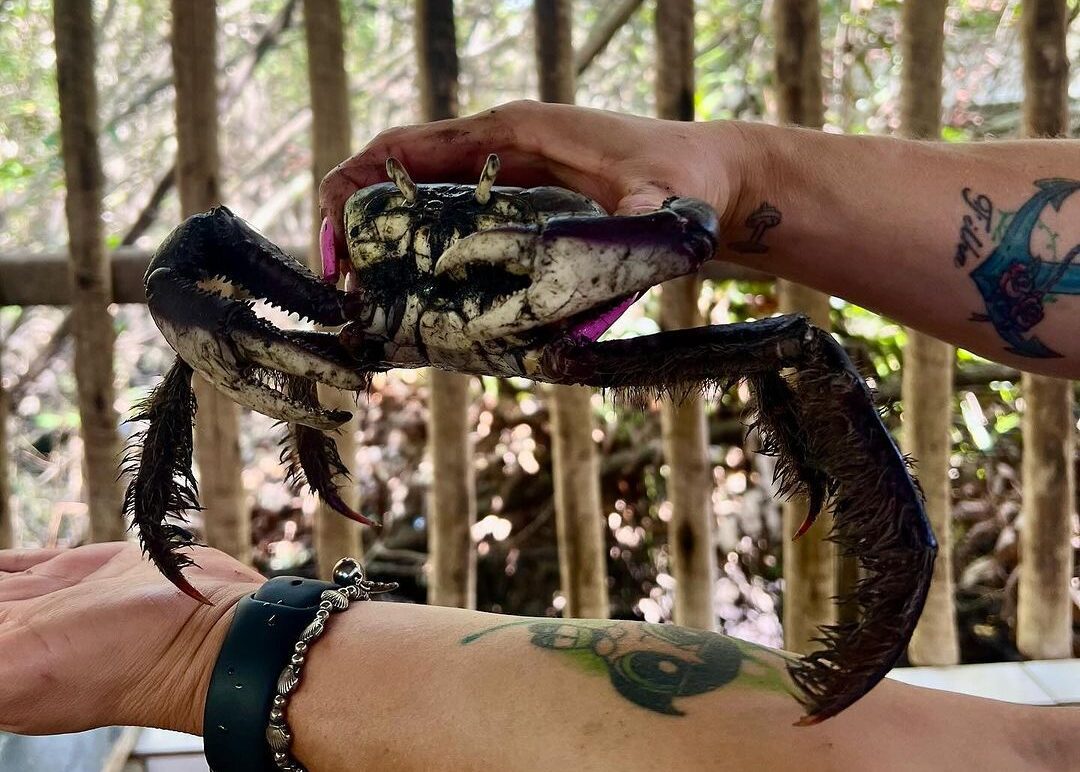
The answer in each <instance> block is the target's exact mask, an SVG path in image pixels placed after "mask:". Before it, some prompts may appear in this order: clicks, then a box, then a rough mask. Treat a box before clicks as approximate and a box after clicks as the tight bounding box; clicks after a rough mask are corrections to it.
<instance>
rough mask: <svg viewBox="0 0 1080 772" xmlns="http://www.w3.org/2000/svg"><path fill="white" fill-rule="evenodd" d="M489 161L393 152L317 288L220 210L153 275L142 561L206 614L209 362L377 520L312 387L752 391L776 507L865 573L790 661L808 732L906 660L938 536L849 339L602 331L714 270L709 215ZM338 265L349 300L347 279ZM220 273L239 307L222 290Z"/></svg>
mask: <svg viewBox="0 0 1080 772" xmlns="http://www.w3.org/2000/svg"><path fill="white" fill-rule="evenodd" d="M498 170H499V162H498V158H497V157H495V156H494V155H492V156H490V157H489V158H488V160H487V163H486V164H485V166H484V169H483V172H482V174H481V177H480V181H479V183H478V185H476V186H475V187H474V186H467V185H456V184H417V183H415V182H413V180H412V179H410V177H409V175H408V174H407V172H406V170H405V169H404V168H403V167H402V166H401V164H399V163H398V162H397V161H396V160H394V159H393V158H390V159H388V160H387V173H388V175H389V178H390V181H388V182H385V183H381V184H377V185H373V186H371V187H368V188H364V189H362V190H359V191H357V192H356V193H355V194H353V196H352V197H351V198H350V199H349V200H348V202H347V204H346V206H345V210H344V222H343V228H344V233H345V236H346V241H347V245H348V257H347V260H346V259H338V256H337V255H335V253H334V249H333V239H332V236H331V237H330V238H324V239H323V240H322V241H323V262H324V269H323V274H324V275H323V276H322V277H320V276H316V275H315V274H314V273H312V272H310V271H308V270H307V269H306V268H305V267H303V266H302V265H301V264H300V263H298V262H297V261H295V260H294V259H293V258H291V257H289V256H288V255H286V254H285V253H284V252H283V251H282V250H281V249H279V248H278V247H276V246H275V245H273V244H272V243H271V242H269V241H268V240H267V239H265V238H264V237H263V236H261V235H260V234H259V233H257V232H256V231H255V230H254V229H252V228H251V227H250V226H249V225H247V224H246V223H245V222H244V221H243V220H241V219H240V218H238V217H237V216H236V215H234V214H233V213H232V212H230V211H229V210H228V209H226V208H224V207H218V208H216V209H213V210H211V211H209V212H206V213H204V214H198V215H195V216H193V217H191V218H189V219H188V220H187V221H186V222H184V223H183V224H182V225H180V226H179V227H178V228H177V229H176V230H175V231H173V233H172V234H171V235H170V236H169V237H168V238H167V239H166V240H165V242H164V243H163V244H162V245H161V247H160V248H159V249H158V250H157V252H156V253H155V255H154V257H153V259H152V261H151V263H150V266H149V269H148V271H147V274H146V280H145V283H146V296H147V303H148V306H149V309H150V312H151V314H152V315H153V318H154V320H155V322H156V323H157V325H158V326H159V328H160V329H161V331H162V333H163V334H164V336H165V338H166V340H167V341H168V342H169V344H170V345H171V346H172V348H173V349H175V351H176V353H177V354H178V358H177V360H176V363H175V364H174V365H173V367H172V369H171V370H170V371H169V373H168V374H167V375H166V376H165V378H164V380H163V381H162V383H161V384H160V385H159V386H158V387H157V388H156V389H155V390H154V391H153V392H151V394H150V396H149V397H148V398H147V399H146V401H145V402H144V403H143V404H142V406H141V408H140V409H139V411H138V413H137V415H136V418H137V419H141V420H145V421H147V422H148V425H147V427H146V429H145V431H143V432H142V433H141V434H140V435H138V436H137V437H136V439H135V441H134V447H133V451H134V452H133V453H132V454H131V455H130V456H129V471H130V473H131V475H132V482H131V484H130V485H129V487H128V491H127V497H126V502H125V503H126V509H127V511H128V512H129V513H130V515H131V516H132V520H133V524H134V526H135V527H136V528H137V529H138V531H139V535H140V539H141V541H142V544H143V547H144V549H145V550H146V552H147V554H148V555H149V557H150V558H151V559H152V560H153V561H154V563H155V564H156V565H157V566H158V567H159V568H160V570H161V571H162V573H163V574H164V575H165V576H166V577H168V578H169V579H170V580H171V581H172V582H174V583H175V584H176V585H177V586H178V587H179V588H181V589H182V590H184V591H185V592H187V593H188V594H189V595H191V596H192V597H194V598H196V599H198V600H202V601H204V602H205V598H203V596H202V595H201V594H200V593H199V592H198V590H197V589H195V588H194V587H193V586H192V585H191V584H190V583H189V582H188V581H187V580H186V579H185V578H184V575H183V569H184V568H186V567H187V566H189V565H191V562H192V561H191V558H190V556H189V555H188V554H187V551H186V550H185V548H186V547H189V546H190V545H192V544H193V543H194V537H193V535H192V534H191V533H190V532H189V531H188V530H187V529H186V528H184V527H183V525H182V524H181V522H180V521H182V519H183V515H184V512H185V511H186V510H189V509H193V508H196V507H197V506H198V502H197V496H196V486H195V478H194V476H193V473H192V446H193V443H192V424H193V421H194V419H195V407H196V406H195V399H194V394H193V392H192V389H191V379H192V375H193V373H195V372H197V373H198V374H199V375H201V376H202V377H204V378H206V379H207V380H208V381H209V382H210V383H211V384H213V385H214V386H215V387H216V388H217V389H219V390H220V391H222V392H223V393H225V394H227V395H229V396H230V397H231V398H232V399H234V400H235V401H236V402H238V403H240V404H242V405H246V406H247V407H249V408H251V409H253V410H256V411H258V412H260V413H264V414H266V415H268V416H272V417H274V418H277V419H280V420H281V421H283V422H285V423H286V424H287V425H288V427H289V430H288V437H287V439H286V451H285V453H286V454H287V456H288V457H289V460H290V469H291V472H292V474H293V476H294V477H295V478H296V479H297V480H298V481H306V483H307V484H308V485H309V487H310V488H311V489H312V490H313V491H314V492H315V493H316V494H318V495H319V496H321V497H322V498H323V500H324V501H325V502H326V503H327V504H329V506H330V507H332V508H333V509H335V510H337V511H338V512H341V513H342V514H344V515H345V516H347V517H350V518H353V519H355V520H359V521H361V522H367V523H370V522H371V521H369V520H368V519H367V518H365V517H364V516H363V515H361V514H360V513H357V512H355V511H353V510H351V509H350V508H349V507H348V506H347V505H346V504H345V503H344V501H343V500H342V498H341V496H340V495H339V494H338V486H339V485H340V484H342V482H343V481H344V479H345V476H346V475H347V470H346V468H345V466H344V464H343V463H342V461H341V459H340V457H339V456H338V453H337V450H336V448H335V445H334V442H333V437H332V430H334V429H335V428H337V427H338V426H340V425H341V424H343V423H344V422H345V421H346V420H348V418H349V413H348V412H346V411H340V410H326V409H324V408H322V407H321V406H320V404H319V401H318V398H317V395H316V388H315V387H316V383H325V384H330V385H332V386H336V387H338V388H340V389H345V390H351V391H362V390H364V389H365V388H367V386H368V385H369V381H370V378H371V376H372V374H373V373H377V372H381V371H386V370H389V369H391V368H397V367H408V368H415V367H426V366H434V367H439V368H445V369H449V370H454V371H458V372H465V373H473V374H478V375H494V376H504V377H509V376H522V377H526V378H531V379H533V380H536V381H544V382H549V383H558V384H581V385H586V386H594V387H599V388H602V389H606V390H612V391H615V392H625V393H629V394H630V395H631V397H633V398H636V399H637V400H638V401H642V400H648V399H651V398H654V397H657V396H663V395H673V396H676V397H685V396H686V395H688V394H691V393H694V392H696V391H699V390H707V391H711V392H712V393H717V392H718V391H720V390H723V389H726V388H729V387H730V386H732V385H734V384H735V383H736V382H738V381H742V380H745V381H746V382H747V384H748V385H749V387H750V390H751V392H752V394H753V402H754V411H755V416H754V419H753V422H752V426H754V427H756V428H757V429H758V430H759V431H760V435H761V437H762V446H763V447H762V450H763V451H764V452H768V453H773V454H775V455H776V456H777V457H778V463H777V482H778V488H779V491H780V493H781V495H790V494H801V495H805V496H806V497H807V499H808V500H809V514H808V516H807V518H806V521H805V522H804V523H803V525H802V527H801V528H800V529H799V532H798V534H796V537H797V536H798V535H801V534H802V533H804V532H805V531H806V530H807V529H808V528H809V527H810V526H811V525H812V524H813V523H814V521H815V518H816V517H817V515H818V513H819V512H821V511H822V509H823V508H825V507H827V506H828V507H831V508H832V511H833V513H834V518H833V530H832V533H831V534H830V538H831V539H832V540H834V541H835V542H837V543H838V545H839V547H840V549H841V550H842V552H844V553H845V554H849V555H853V556H855V557H856V558H857V560H858V563H859V566H860V575H861V578H860V580H859V582H858V583H857V585H856V588H855V590H854V592H853V597H852V598H850V599H848V602H850V603H852V604H854V607H855V608H856V610H857V621H855V622H848V623H843V624H840V625H833V626H828V627H824V628H822V633H821V637H820V638H819V641H820V642H821V644H822V648H821V649H819V650H818V651H815V652H812V653H811V654H809V655H806V656H804V657H802V658H798V659H794V660H792V662H791V664H790V666H789V672H790V675H791V677H792V679H793V681H794V682H795V684H796V685H797V686H798V688H799V691H800V692H801V694H800V695H799V699H800V700H801V702H802V703H803V705H804V707H805V709H806V716H805V717H804V720H803V722H804V723H814V722H816V721H819V720H821V719H824V718H827V717H829V716H832V715H835V714H836V713H838V712H840V711H841V710H843V709H844V708H846V707H847V706H849V705H851V704H852V703H854V702H855V701H856V700H858V699H859V698H860V697H861V696H862V695H863V694H865V693H866V692H867V691H869V690H870V689H871V688H872V687H873V686H874V685H875V684H876V683H877V682H878V681H879V680H880V679H881V678H882V677H884V675H885V673H886V672H887V671H888V670H889V669H890V668H891V667H892V666H893V665H894V664H895V662H896V661H897V659H898V658H899V657H900V656H901V654H902V653H903V652H904V650H905V648H906V645H907V642H908V640H909V638H910V636H911V633H912V631H913V629H914V626H915V623H916V621H917V619H918V617H919V614H920V612H921V610H922V606H923V603H924V601H925V598H926V594H927V591H928V588H929V584H930V578H931V576H932V568H933V562H934V558H935V555H936V550H937V544H936V542H935V539H934V535H933V532H932V531H931V528H930V525H929V522H928V520H927V518H926V514H925V512H924V510H923V504H922V497H921V494H920V492H919V489H918V486H917V484H916V482H915V481H914V479H913V478H912V476H911V474H910V472H909V468H908V466H909V465H908V463H907V460H906V459H905V458H904V457H903V456H902V455H901V453H900V452H899V450H898V449H897V446H896V444H895V442H894V441H893V439H892V437H891V436H890V434H889V432H888V431H887V430H886V428H885V426H884V425H883V423H882V421H881V418H880V415H879V413H878V410H877V408H876V406H875V403H874V399H873V395H872V394H871V392H870V390H869V388H868V387H867V385H866V383H865V381H864V380H863V379H862V377H861V376H860V375H859V373H858V371H857V370H856V368H855V366H854V365H853V364H852V362H851V360H850V359H849V358H848V356H847V354H846V353H845V351H844V349H843V347H842V346H841V345H840V344H839V343H838V342H837V341H836V340H835V339H834V338H833V337H832V336H831V335H830V334H828V333H827V332H824V331H822V330H820V329H818V328H816V327H814V326H812V325H811V324H810V323H809V322H808V321H807V319H806V318H805V317H803V316H799V315H787V316H777V317H773V318H768V319H762V320H758V321H750V322H744V323H738V324H729V325H711V326H703V327H698V328H692V329H684V330H673V331H668V332H660V333H657V334H653V335H646V336H644V337H637V338H629V339H617V340H601V339H600V338H601V335H602V334H603V333H604V332H605V331H606V330H607V329H608V328H609V327H610V325H611V324H612V323H613V322H614V321H615V320H616V319H617V318H618V317H619V316H620V314H622V312H623V311H625V310H626V308H627V307H628V306H629V305H630V304H631V303H633V302H634V300H635V299H636V298H638V297H639V296H640V295H641V294H642V293H643V292H645V291H646V290H647V289H649V288H650V287H652V286H654V285H657V284H660V283H662V282H664V281H667V280H668V279H673V278H676V277H678V276H683V275H687V274H691V273H694V272H695V271H697V269H698V268H699V267H700V266H701V265H702V264H703V263H704V262H705V261H707V260H710V259H712V258H713V256H714V254H715V252H716V251H717V248H718V243H719V227H720V226H719V221H718V218H717V215H716V212H715V211H714V210H713V208H712V207H711V206H710V205H709V204H707V203H705V202H703V201H699V200H695V199H691V198H680V197H674V198H671V199H668V200H667V201H665V202H664V203H663V205H662V206H660V207H659V208H658V209H657V210H656V211H653V212H650V213H646V214H640V215H634V216H625V217H621V216H609V215H607V214H605V212H604V211H603V210H602V209H601V208H600V207H599V206H598V205H597V204H596V203H594V202H593V201H591V200H590V199H588V198H586V197H584V196H582V195H580V194H578V193H575V192H572V191H569V190H564V189H561V188H555V187H538V188H529V189H522V188H511V187H498V186H495V185H494V182H495V178H496V175H497V173H498ZM340 273H344V274H345V275H346V279H345V289H344V291H342V290H339V289H338V288H337V287H336V284H335V280H336V279H337V278H338V276H339V274H340ZM221 279H224V280H225V281H226V282H228V283H230V284H232V285H233V287H234V288H236V290H237V291H238V293H239V294H234V295H230V296H226V295H223V294H219V293H218V292H216V291H215V290H214V289H213V286H214V283H215V282H216V281H218V280H221ZM252 298H257V299H260V300H263V301H265V302H267V303H270V304H271V305H274V306H278V307H280V308H282V309H284V310H285V311H288V312H291V313H293V314H295V315H298V316H299V317H301V318H303V319H306V320H309V321H310V322H312V323H314V324H315V325H319V326H320V327H322V328H323V329H322V330H320V331H301V330H283V329H279V328H277V327H275V326H274V325H272V324H271V323H270V322H268V321H266V320H265V319H263V318H261V317H260V316H258V315H256V313H255V312H254V310H253V308H252V303H251V299H252ZM140 443H141V445H142V447H141V448H139V447H138V446H139V444H140Z"/></svg>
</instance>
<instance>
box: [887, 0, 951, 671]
mask: <svg viewBox="0 0 1080 772" xmlns="http://www.w3.org/2000/svg"><path fill="white" fill-rule="evenodd" d="M947 2H948V0H907V2H905V3H904V5H903V27H902V30H901V35H900V45H901V50H902V51H903V58H904V70H903V81H902V83H901V87H900V126H901V132H902V133H903V134H904V136H906V137H910V138H912V139H938V138H939V137H940V135H941V93H942V85H941V71H942V67H943V66H944V62H945V5H946V3H947ZM907 334H908V343H907V346H906V347H905V349H904V370H903V373H902V376H903V381H902V385H901V395H902V396H901V400H902V402H903V405H904V427H903V445H904V452H905V453H907V454H908V455H910V456H911V457H912V458H914V459H915V463H916V467H915V471H916V473H917V474H918V477H919V482H920V484H921V485H922V489H923V492H924V493H925V494H926V513H927V515H928V516H929V517H930V522H931V523H932V524H933V526H934V533H935V534H937V538H938V558H937V561H936V562H935V563H934V579H933V582H932V583H931V585H930V594H929V596H928V597H927V599H926V606H925V608H924V609H923V613H922V617H921V618H920V619H919V625H918V627H916V628H915V633H914V635H912V636H911V643H910V644H909V645H908V656H909V657H910V658H911V661H912V663H913V664H915V665H955V664H957V663H958V662H959V661H960V646H959V642H958V641H957V637H956V601H955V598H954V597H953V575H952V499H951V496H950V487H949V451H950V450H951V448H952V437H951V429H952V400H953V391H952V384H953V360H954V359H955V358H956V356H955V351H954V349H953V347H952V346H950V345H949V344H948V343H945V342H944V341H941V340H937V339H936V338H932V337H930V336H929V335H923V334H922V333H921V332H917V331H916V330H908V331H907Z"/></svg>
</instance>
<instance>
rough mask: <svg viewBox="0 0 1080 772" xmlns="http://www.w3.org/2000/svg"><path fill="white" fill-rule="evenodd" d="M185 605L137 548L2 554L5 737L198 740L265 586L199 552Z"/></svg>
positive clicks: (217, 556) (0, 690) (1, 717)
mask: <svg viewBox="0 0 1080 772" xmlns="http://www.w3.org/2000/svg"><path fill="white" fill-rule="evenodd" d="M193 557H194V558H195V561H196V563H198V567H195V566H192V567H191V568H190V569H188V575H189V577H190V578H191V579H193V580H194V581H195V583H196V584H197V585H198V586H199V589H200V590H201V591H202V592H203V593H204V594H205V595H206V596H207V597H208V598H209V599H210V600H211V601H212V602H213V603H214V605H213V606H207V605H204V604H201V603H198V602H196V601H194V600H192V599H191V598H189V597H187V596H186V595H184V594H183V593H182V592H180V591H179V590H177V589H176V588H175V587H174V586H173V585H171V584H170V583H169V582H168V581H167V580H166V579H164V578H163V577H162V575H161V574H160V573H159V572H158V570H157V569H156V568H155V567H154V566H153V565H152V564H151V563H150V562H149V561H147V560H146V559H145V558H144V557H143V556H142V554H141V553H140V551H139V548H138V546H137V545H135V544H132V543H125V542H108V543H103V544H91V545H87V546H85V547H78V548H76V549H66V550H59V549H51V550H0V684H3V686H2V687H0V730H3V731H8V732H18V733H21V734H54V733H59V732H75V731H81V730H84V729H90V728H94V727H99V726H111V725H143V726H161V727H164V728H167V729H177V730H180V731H185V732H192V733H196V734H198V733H200V732H201V729H202V713H203V706H204V703H205V700H206V690H207V687H208V685H209V680H210V673H211V671H212V670H213V667H214V663H215V662H216V661H217V654H218V651H219V650H220V648H221V644H222V642H223V641H224V638H225V633H226V632H227V631H228V627H229V623H230V621H231V619H232V610H233V607H234V606H235V604H236V602H237V601H238V600H239V599H240V598H241V597H242V596H244V595H245V594H247V593H250V592H253V591H254V590H255V589H256V588H257V587H258V585H259V584H261V583H262V582H263V578H262V577H261V576H260V575H259V574H258V573H257V572H256V571H255V570H254V569H252V568H249V567H247V566H245V565H243V564H242V563H240V562H238V561H236V560H234V559H233V558H231V557H229V556H228V555H226V554H224V553H222V552H218V551H217V550H212V549H208V548H199V549H197V550H196V551H195V554H194V555H193Z"/></svg>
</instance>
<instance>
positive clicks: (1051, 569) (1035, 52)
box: [1016, 0, 1076, 659]
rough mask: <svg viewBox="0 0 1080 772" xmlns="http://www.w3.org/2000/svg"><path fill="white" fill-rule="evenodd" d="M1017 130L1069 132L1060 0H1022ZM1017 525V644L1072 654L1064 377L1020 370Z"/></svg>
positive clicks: (1069, 448)
mask: <svg viewBox="0 0 1080 772" xmlns="http://www.w3.org/2000/svg"><path fill="white" fill-rule="evenodd" d="M1022 9H1023V15H1022V26H1023V33H1022V34H1023V39H1024V133H1025V134H1027V136H1029V137H1060V136H1065V135H1066V134H1068V131H1069V112H1068V83H1069V60H1068V58H1067V57H1066V54H1065V32H1066V28H1067V26H1068V21H1067V20H1068V11H1067V8H1066V4H1065V0H1028V1H1027V2H1025V3H1024V4H1023V6H1022ZM1021 390H1022V393H1023V395H1024V402H1025V408H1024V417H1023V424H1022V432H1023V442H1024V455H1023V469H1022V475H1023V482H1024V493H1023V529H1022V532H1021V534H1020V585H1019V588H1018V593H1019V595H1018V599H1017V623H1016V645H1017V648H1019V649H1020V653H1021V654H1023V655H1024V656H1026V657H1031V658H1033V659H1059V658H1067V657H1071V656H1072V610H1071V600H1070V597H1069V581H1070V578H1071V577H1072V570H1073V565H1072V562H1073V556H1072V548H1071V545H1070V536H1071V534H1070V528H1071V522H1070V521H1071V518H1072V512H1073V506H1074V502H1075V496H1076V492H1075V480H1074V479H1073V477H1074V475H1073V456H1074V452H1075V437H1074V433H1073V432H1074V429H1073V425H1074V419H1073V398H1072V389H1071V388H1070V383H1069V382H1068V381H1065V380H1061V379H1058V378H1048V377H1045V376H1038V375H1030V374H1028V373H1024V377H1023V381H1022V385H1021Z"/></svg>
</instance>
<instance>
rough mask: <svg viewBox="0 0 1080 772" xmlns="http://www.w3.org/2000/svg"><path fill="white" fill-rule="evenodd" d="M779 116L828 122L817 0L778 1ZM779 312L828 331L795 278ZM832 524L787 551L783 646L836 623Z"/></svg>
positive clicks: (794, 516) (807, 640)
mask: <svg viewBox="0 0 1080 772" xmlns="http://www.w3.org/2000/svg"><path fill="white" fill-rule="evenodd" d="M773 24H774V25H775V27H776V96H777V117H778V118H779V119H780V122H781V123H793V124H799V125H801V126H808V127H810V128H814V129H820V128H821V127H822V125H823V124H824V122H825V107H824V103H823V101H822V94H821V21H820V18H819V11H818V0H776V1H775V2H774V4H773ZM776 284H777V293H778V294H779V299H780V311H781V312H782V313H785V314H789V313H803V314H806V315H807V316H809V317H810V320H811V321H812V322H813V323H814V324H816V325H818V326H819V327H822V328H824V329H829V326H830V325H829V297H828V295H823V294H821V293H820V292H815V291H814V290H812V289H810V288H809V287H804V286H802V285H799V284H794V283H793V282H789V281H784V280H778V281H777V283H776ZM806 512H807V503H806V501H805V500H804V499H794V500H792V501H789V502H786V503H785V504H784V533H786V534H789V535H790V534H793V533H795V531H796V530H797V529H798V527H799V524H800V523H802V521H803V519H804V518H805V516H806ZM831 527H832V516H831V513H825V514H823V515H822V517H821V518H820V519H819V520H818V523H817V525H815V526H814V527H813V528H811V529H810V531H809V532H808V533H807V534H806V535H804V536H803V537H802V538H801V539H799V541H797V542H788V543H787V544H786V545H785V549H784V620H783V622H784V648H785V649H787V650H789V651H794V652H798V653H806V652H808V651H811V650H813V649H814V648H816V647H817V646H816V644H814V643H813V642H812V639H813V638H814V637H816V636H817V635H818V627H819V626H820V625H824V624H831V623H833V622H834V621H836V610H835V608H834V607H833V603H832V598H833V596H834V595H836V594H837V592H838V584H839V583H838V581H837V572H838V570H839V566H838V561H837V559H836V548H835V546H834V545H833V544H831V543H830V542H827V541H825V537H826V536H827V535H828V532H829V529H830V528H831Z"/></svg>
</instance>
